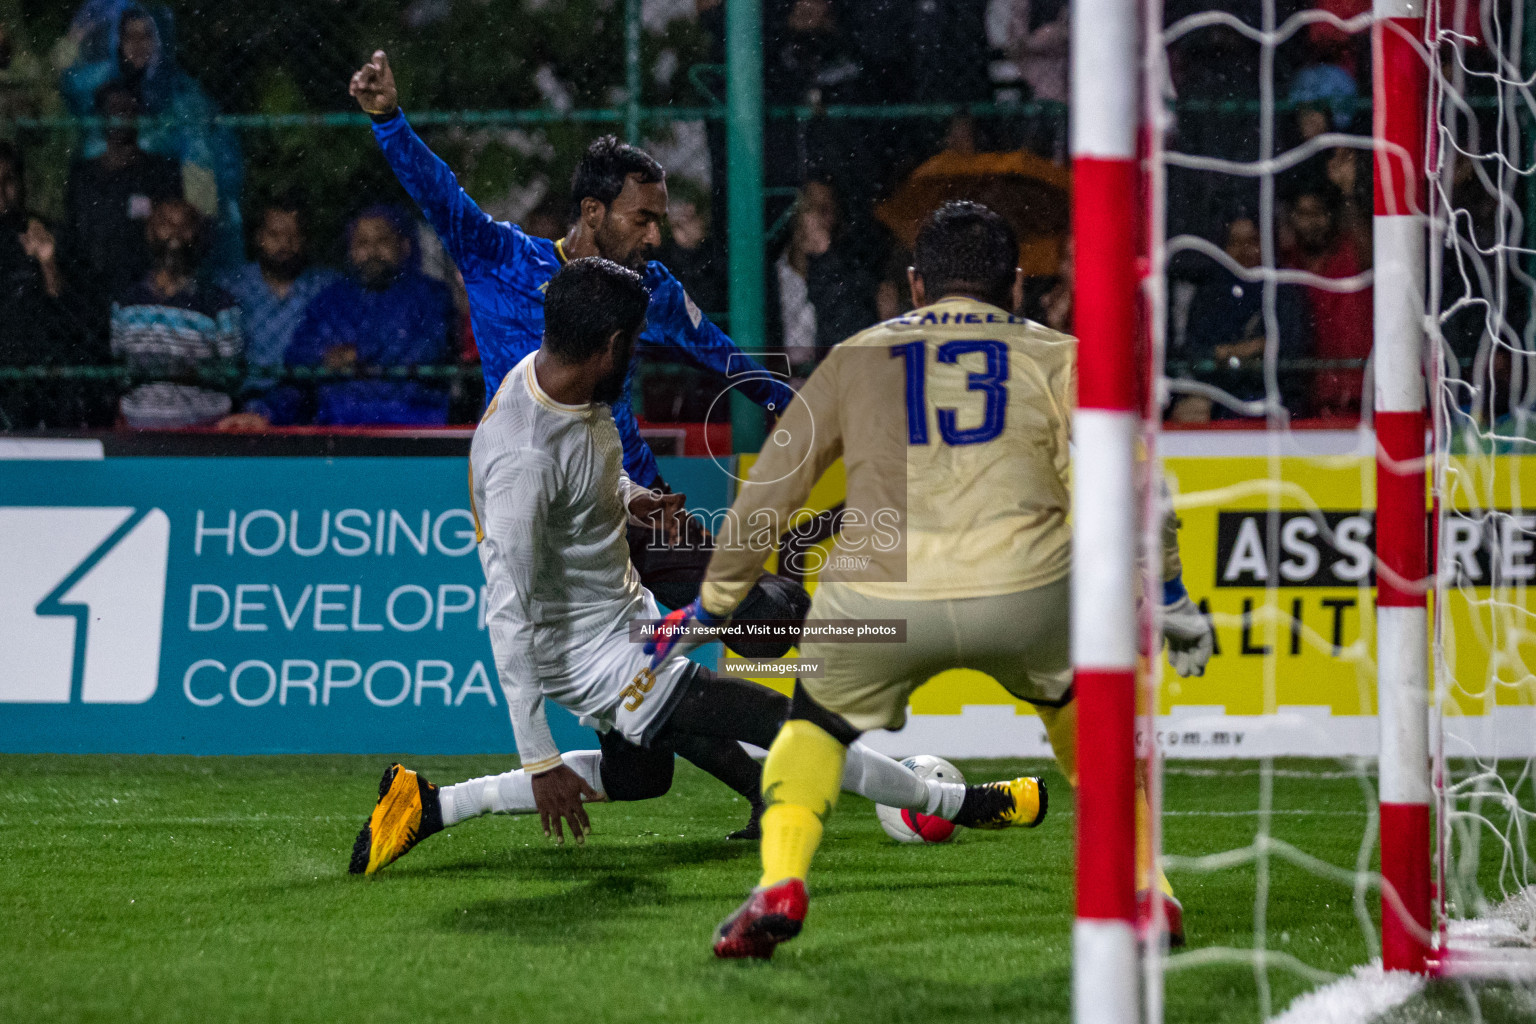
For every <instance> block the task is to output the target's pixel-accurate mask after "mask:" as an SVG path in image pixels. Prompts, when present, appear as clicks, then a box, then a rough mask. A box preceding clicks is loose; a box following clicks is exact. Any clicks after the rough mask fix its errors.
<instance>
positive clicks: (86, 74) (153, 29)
mask: <svg viewBox="0 0 1536 1024" xmlns="http://www.w3.org/2000/svg"><path fill="white" fill-rule="evenodd" d="M88 13H89V14H90V17H89V18H88V19H87V22H88V25H89V28H88V29H81V30H80V32H81V37H80V40H79V49H78V51H77V53H76V54H75V59H74V60H73V61H72V62H71V64H70V66H69V67H67V68H66V69H65V70H64V72H63V75H62V76H61V78H60V81H59V88H60V91H61V92H62V93H63V94H64V101H65V103H66V104H67V105H68V106H69V109H70V111H71V112H72V113H75V114H89V113H92V112H93V111H94V109H95V97H96V91H97V90H98V89H100V88H101V87H102V86H103V85H105V84H106V83H108V82H121V83H122V84H123V85H125V86H127V87H128V89H129V90H130V91H131V92H132V93H133V94H134V96H135V97H136V98H137V100H138V108H139V110H140V112H141V113H143V114H145V115H148V116H150V117H154V118H165V119H167V120H166V122H165V123H157V124H154V125H151V126H146V127H145V129H144V131H143V132H142V133H141V138H140V143H141V145H142V146H143V148H144V149H145V150H146V151H147V152H150V153H154V154H157V155H159V156H164V157H169V158H171V159H172V160H175V161H176V162H177V163H178V164H179V165H180V166H181V171H182V185H183V189H184V191H185V195H186V197H187V199H188V200H189V201H190V202H191V203H192V204H193V206H195V207H196V208H197V209H198V210H199V211H201V212H202V213H203V215H204V216H205V217H206V218H209V219H211V220H212V221H213V234H212V236H211V239H212V243H211V245H212V247H211V249H210V253H211V259H212V264H213V266H215V267H232V266H234V265H236V264H237V263H238V262H239V261H240V256H241V248H242V238H241V231H240V205H239V200H240V187H241V177H242V168H241V161H240V147H239V142H238V141H237V139H236V138H235V136H234V134H233V133H232V132H230V131H229V130H227V129H221V128H218V127H216V126H215V125H214V123H213V116H214V114H215V113H217V111H216V110H215V109H214V106H213V103H212V101H210V100H209V99H208V96H207V94H206V93H204V92H203V90H202V88H201V87H200V86H199V85H198V84H197V82H196V81H194V80H193V78H192V76H190V75H188V74H187V73H186V72H185V71H183V70H182V69H181V67H180V66H179V65H178V64H177V63H176V59H175V47H174V45H173V33H172V31H171V28H172V19H171V14H170V11H169V10H168V9H166V8H164V7H159V6H157V7H154V8H149V7H144V6H141V5H140V4H138V3H123V2H121V0H115V2H114V0H89V2H88V3H87V4H85V5H84V6H83V7H82V8H81V10H80V13H79V14H78V15H77V16H76V22H77V28H78V27H79V25H80V24H81V19H82V18H85V16H86V15H87V14H88ZM73 37H74V32H72V34H71V38H73ZM103 50H105V52H102V51H103ZM105 149H106V140H105V138H103V137H102V135H101V134H100V133H99V132H94V131H93V132H90V133H88V134H87V136H86V138H85V140H84V151H85V155H86V156H87V157H94V156H98V155H100V154H101V153H102V152H104V151H105Z"/></svg>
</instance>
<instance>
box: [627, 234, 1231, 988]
mask: <svg viewBox="0 0 1536 1024" xmlns="http://www.w3.org/2000/svg"><path fill="white" fill-rule="evenodd" d="M1017 252H1018V249H1017V242H1016V241H1015V238H1014V234H1013V231H1012V230H1011V229H1010V228H1009V226H1008V224H1007V222H1006V221H1004V220H1003V219H1002V218H1001V217H999V216H998V215H997V214H995V213H993V212H992V211H991V210H988V209H987V208H986V207H983V206H980V205H978V204H975V203H950V204H947V205H946V206H944V207H943V208H941V209H940V210H939V211H938V212H937V213H935V214H934V215H933V217H931V218H930V219H929V221H928V222H927V223H926V224H925V225H924V226H923V229H922V231H921V232H920V233H919V235H918V239H917V246H916V250H915V252H914V256H913V264H914V266H913V268H912V270H911V271H909V275H910V278H911V285H912V297H913V302H914V304H915V305H916V306H918V307H919V308H917V309H916V310H914V311H913V312H911V313H909V314H907V315H906V316H903V317H898V318H897V319H894V320H891V321H888V322H886V323H884V324H879V325H877V326H875V327H871V328H869V329H868V330H866V331H863V332H861V333H859V334H856V335H854V336H853V337H852V338H850V339H848V340H847V341H845V342H843V343H842V344H841V345H839V346H837V348H836V349H834V350H833V351H832V353H831V355H829V356H828V358H827V359H826V360H825V361H824V362H823V363H822V364H821V366H820V367H818V368H817V370H816V372H815V374H813V375H812V376H811V378H810V380H808V381H807V382H806V384H805V386H804V387H803V388H801V390H800V393H799V395H798V396H797V397H796V399H795V401H794V402H793V403H792V404H791V405H790V407H789V409H788V410H786V412H785V415H784V418H783V419H782V420H781V421H780V422H779V425H778V430H777V432H776V438H775V439H776V442H777V443H776V444H775V445H772V446H768V447H765V449H764V453H763V455H762V456H761V458H759V460H758V461H757V462H756V464H754V465H753V467H752V469H751V472H750V475H749V480H748V481H747V482H746V483H744V484H743V485H742V487H741V490H740V492H739V493H738V496H737V499H736V502H735V504H734V505H733V507H732V509H731V514H730V516H729V517H727V519H726V522H725V528H723V529H721V530H720V531H719V544H718V546H717V547H716V549H715V553H714V555H713V556H712V557H711V560H710V566H709V570H708V572H707V573H706V575H705V580H704V586H703V588H702V591H701V593H700V596H699V599H698V600H697V601H695V602H694V603H693V605H691V606H689V607H688V608H685V609H679V610H678V611H676V612H674V613H673V614H672V615H670V616H668V624H669V626H670V625H673V624H676V625H680V626H682V627H684V628H685V629H687V630H689V631H690V632H692V633H693V634H694V636H693V639H691V640H685V641H683V642H682V644H680V645H679V646H686V644H687V643H690V642H694V641H696V640H697V639H698V637H699V636H700V635H708V632H709V630H710V628H711V627H712V626H714V625H717V624H719V623H721V622H723V621H725V619H726V618H727V617H728V616H730V615H731V613H732V611H733V609H734V608H735V606H736V604H737V602H738V601H739V600H740V599H741V597H742V596H743V595H744V594H745V593H746V588H745V586H743V584H744V583H745V584H746V585H747V586H750V578H751V573H752V572H753V570H754V569H755V567H756V566H759V565H761V564H762V562H763V559H764V557H765V555H766V553H767V552H766V549H765V548H764V546H763V544H762V543H761V540H760V538H762V537H763V536H764V535H765V534H764V532H763V531H759V530H757V529H756V527H755V526H754V524H756V523H758V522H761V521H764V520H768V521H773V520H778V521H794V519H795V517H796V515H797V513H798V510H799V509H800V508H801V505H802V503H803V502H804V501H805V500H806V498H807V496H808V495H809V494H810V491H811V488H812V487H813V486H814V484H815V483H816V481H817V479H818V478H819V477H820V476H821V474H822V473H823V472H824V471H825V470H826V468H827V467H828V466H830V465H831V464H832V463H833V462H834V461H836V460H837V459H839V458H841V459H842V460H843V463H844V466H845V468H846V471H847V500H846V502H845V508H844V513H843V521H844V525H843V527H842V529H841V531H840V534H839V536H838V540H837V543H836V545H835V546H834V547H833V549H832V552H831V554H830V556H829V558H828V562H827V564H828V568H827V569H826V570H825V571H823V572H822V574H821V578H820V584H819V586H818V588H817V590H816V592H815V595H814V596H813V597H812V600H811V611H810V614H809V616H808V617H807V620H806V628H807V629H808V630H809V629H811V628H812V627H814V626H819V625H820V624H821V623H822V622H824V621H825V620H838V619H841V620H886V621H903V622H905V637H904V640H903V642H901V643H891V644H873V645H868V646H864V645H851V644H847V643H837V642H833V641H832V640H831V639H830V638H829V639H828V640H826V641H819V642H815V643H811V642H806V643H803V644H802V645H801V652H802V654H804V655H805V656H806V657H813V658H817V659H819V660H820V661H821V662H822V663H823V667H824V672H823V674H822V675H820V676H817V677H810V678H803V679H801V680H799V681H798V682H797V683H796V687H795V693H794V698H793V703H792V707H791V710H790V715H789V719H788V721H787V722H786V723H785V726H784V728H783V730H782V731H781V732H780V733H779V735H778V737H777V738H776V739H775V740H774V743H773V746H772V747H771V749H770V751H769V755H768V761H767V763H766V764H765V765H764V769H763V785H764V793H765V796H766V799H767V802H768V807H767V809H766V810H765V811H764V813H763V817H762V831H763V845H762V854H763V874H762V877H761V880H760V882H759V885H758V888H757V889H755V890H754V891H753V894H752V895H751V896H750V897H749V898H748V900H747V901H746V903H744V904H743V905H742V906H741V908H740V909H739V910H738V911H737V912H736V913H735V914H733V915H732V916H731V917H730V918H728V919H727V920H726V921H725V922H724V923H723V924H722V925H721V926H720V929H719V932H718V935H717V940H716V943H715V953H716V954H717V955H718V956H721V957H731V958H735V957H761V958H767V957H769V956H771V955H772V953H773V949H774V947H775V946H776V945H777V944H778V943H780V942H783V941H784V940H786V939H789V938H792V937H793V936H794V935H796V934H798V933H799V931H800V927H801V923H802V921H803V920H804V917H805V912H806V909H807V896H806V889H805V877H806V874H807V872H808V871H809V868H810V864H811V859H812V857H813V855H814V854H815V851H816V847H817V845H818V844H819V842H820V839H821V831H822V823H823V821H825V819H826V817H827V815H828V814H829V813H830V812H831V810H832V806H833V804H834V803H835V802H836V800H837V793H838V789H837V779H838V773H839V772H840V771H841V770H842V766H843V763H844V760H843V759H844V756H845V755H844V752H845V750H847V749H848V747H849V745H850V744H852V743H855V742H857V740H858V737H859V735H860V733H862V732H864V731H866V730H869V729H899V728H901V727H902V725H903V724H904V723H905V721H906V713H907V702H908V698H910V696H911V695H912V692H913V691H914V690H916V689H917V687H919V686H920V685H922V684H923V683H924V682H925V681H926V680H928V679H929V678H931V677H932V676H934V675H936V674H937V673H939V672H942V671H944V670H946V669H950V668H971V669H976V670H979V671H981V672H984V673H986V674H988V675H990V676H992V677H993V678H994V679H996V680H997V681H998V682H999V683H1001V684H1002V686H1003V687H1004V688H1005V689H1007V690H1008V691H1009V692H1010V693H1011V694H1013V695H1014V696H1015V697H1017V698H1020V699H1022V700H1026V701H1029V702H1030V703H1032V704H1034V705H1035V707H1036V708H1037V710H1038V711H1039V714H1040V717H1041V720H1042V723H1043V724H1044V725H1045V728H1046V732H1047V735H1048V736H1049V737H1050V741H1051V746H1052V749H1053V751H1054V752H1055V754H1056V757H1057V760H1058V762H1059V763H1060V765H1061V768H1062V771H1063V773H1064V774H1065V775H1066V776H1067V778H1068V780H1069V781H1071V782H1072V783H1073V784H1074V785H1075V784H1076V704H1075V702H1074V701H1073V700H1072V688H1071V686H1072V666H1071V663H1070V659H1069V642H1068V622H1069V616H1068V606H1069V603H1070V596H1071V595H1070V587H1069V580H1068V577H1069V574H1070V570H1071V565H1072V548H1071V540H1072V531H1071V526H1070V524H1069V522H1068V515H1069V512H1070V508H1071V489H1070V476H1069V470H1070V454H1069V445H1070V434H1071V414H1072V407H1073V405H1074V404H1075V401H1076V395H1075V391H1076V340H1075V339H1074V338H1072V337H1070V336H1068V335H1065V334H1060V333H1058V332H1056V331H1052V330H1049V329H1047V328H1045V327H1042V326H1040V325H1039V324H1035V323H1032V322H1030V321H1028V320H1026V319H1024V318H1023V317H1019V316H1014V315H1012V314H1010V313H1009V312H1008V310H1009V309H1012V308H1017V306H1018V304H1019V298H1020V291H1021V288H1022V283H1023V277H1022V273H1021V272H1019V271H1018V270H1017V269H1016V268H1015V266H1014V262H1015V259H1016V256H1017ZM930 297H931V299H932V300H936V301H931V302H930ZM733 530H735V531H736V532H735V533H734V535H733ZM1090 557H1091V555H1090ZM1163 571H1164V577H1165V580H1166V581H1167V584H1168V586H1166V587H1165V602H1167V603H1168V607H1167V608H1165V610H1164V615H1163V624H1164V630H1165V633H1166V635H1167V636H1168V639H1169V645H1170V648H1171V649H1173V651H1174V654H1175V657H1174V664H1175V668H1176V669H1177V670H1178V671H1179V672H1180V674H1181V675H1188V674H1191V673H1194V672H1203V671H1204V665H1205V661H1206V659H1207V658H1209V657H1210V653H1211V639H1210V627H1209V625H1208V624H1207V623H1206V621H1205V619H1204V617H1203V616H1201V615H1200V613H1199V611H1198V609H1196V608H1195V607H1194V605H1193V604H1192V603H1191V602H1190V601H1189V598H1188V595H1187V594H1184V593H1183V586H1182V583H1180V582H1179V564H1178V558H1177V548H1176V547H1174V546H1173V545H1172V535H1171V532H1170V531H1165V552H1164V564H1163ZM695 627H702V628H699V629H695ZM665 633H670V629H667V630H664V634H665ZM670 643H672V641H670V640H669V639H667V638H665V635H664V638H663V639H661V640H659V641H658V642H657V643H656V645H655V646H656V647H657V648H659V649H660V650H659V651H658V657H657V658H656V659H655V661H654V662H653V664H655V665H656V667H657V668H658V669H665V668H666V667H668V666H669V665H670V664H671V662H670V661H669V660H668V658H667V653H668V652H667V648H668V645H669V644H670ZM993 785H994V787H997V786H1000V785H1003V784H993ZM1008 785H1009V786H1010V787H1011V788H1013V789H1014V791H1015V792H1014V797H1015V801H1014V802H1015V805H1016V807H1017V808H1019V809H1020V810H1021V811H1022V810H1023V809H1024V808H1027V806H1028V805H1029V803H1030V798H1031V794H1030V792H1029V791H1028V780H1016V781H1015V782H1014V783H1011V784H1008ZM1139 804H1140V808H1139V809H1140V810H1141V811H1142V812H1143V817H1145V807H1146V801H1145V798H1144V797H1143V798H1142V799H1141V800H1140V801H1139ZM1148 851H1149V848H1145V849H1141V850H1139V851H1138V852H1139V857H1138V861H1139V867H1140V870H1141V873H1142V879H1141V887H1142V888H1143V889H1144V890H1146V898H1147V899H1149V900H1150V898H1151V892H1152V887H1153V886H1154V885H1156V886H1158V887H1160V888H1162V890H1163V892H1164V893H1165V895H1166V898H1167V906H1168V908H1169V915H1168V917H1169V921H1170V925H1171V927H1170V931H1171V932H1173V933H1174V934H1175V937H1179V935H1180V934H1181V926H1178V925H1177V924H1176V922H1175V915H1176V914H1177V912H1178V905H1177V902H1176V901H1174V900H1173V898H1172V892H1171V890H1169V889H1167V887H1166V879H1165V878H1162V877H1161V875H1160V873H1154V872H1153V870H1152V865H1151V863H1150V853H1149V852H1148Z"/></svg>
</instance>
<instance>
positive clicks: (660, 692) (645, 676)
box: [581, 591, 693, 747]
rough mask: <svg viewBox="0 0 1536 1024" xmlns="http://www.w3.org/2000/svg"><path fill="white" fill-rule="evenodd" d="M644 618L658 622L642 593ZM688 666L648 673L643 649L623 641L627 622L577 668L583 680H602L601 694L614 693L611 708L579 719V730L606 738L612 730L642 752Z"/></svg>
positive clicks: (677, 662)
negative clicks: (590, 676) (588, 677)
mask: <svg viewBox="0 0 1536 1024" xmlns="http://www.w3.org/2000/svg"><path fill="white" fill-rule="evenodd" d="M645 617H646V618H648V619H653V620H654V619H659V618H661V611H660V609H658V608H657V607H656V600H655V599H654V598H653V597H651V595H650V592H649V591H647V592H646V595H645ZM692 664H693V663H692V662H691V661H689V660H688V659H686V658H677V659H674V660H672V661H669V662H668V663H667V664H665V665H663V666H662V667H661V668H660V669H659V670H657V671H655V672H652V671H651V656H650V655H649V654H646V653H645V645H644V644H638V643H634V642H632V641H631V640H630V638H629V623H628V621H625V622H622V623H620V624H619V628H618V629H617V630H615V631H614V632H613V633H610V634H609V635H608V636H607V637H606V638H605V639H604V640H603V642H602V643H601V644H598V645H595V646H594V647H593V649H592V654H591V655H590V656H589V657H588V659H587V660H586V662H585V663H584V664H583V665H582V666H581V671H582V673H583V674H586V673H594V674H596V675H597V676H599V677H601V679H602V680H603V685H604V689H605V690H607V689H611V690H612V691H613V693H614V703H613V704H612V705H611V706H610V707H608V708H605V709H603V710H601V711H593V712H590V713H589V714H586V715H583V716H582V719H581V721H582V724H583V725H587V726H590V727H591V728H593V729H596V730H597V731H598V732H607V731H609V730H610V729H616V730H618V733H619V735H620V736H623V737H624V738H625V739H626V740H628V741H629V742H631V743H633V744H635V745H637V746H641V747H643V746H646V745H648V744H649V742H650V740H651V738H652V737H653V736H655V735H656V732H657V730H659V729H660V728H661V727H662V726H663V725H664V724H666V718H667V712H668V711H670V710H671V708H672V701H673V699H674V698H675V697H676V696H677V684H678V681H679V680H681V679H682V677H683V674H684V673H685V672H687V671H688V668H689V666H690V665H692Z"/></svg>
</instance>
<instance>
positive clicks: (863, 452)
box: [703, 298, 1077, 614]
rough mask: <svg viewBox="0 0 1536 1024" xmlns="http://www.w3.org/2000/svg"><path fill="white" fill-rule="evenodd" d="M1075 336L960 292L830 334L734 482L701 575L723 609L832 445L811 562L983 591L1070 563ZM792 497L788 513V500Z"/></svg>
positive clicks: (963, 592) (790, 526)
mask: <svg viewBox="0 0 1536 1024" xmlns="http://www.w3.org/2000/svg"><path fill="white" fill-rule="evenodd" d="M1076 351H1077V341H1076V339H1075V338H1072V337H1071V336H1069V335H1065V334H1061V333H1058V332H1056V331H1053V330H1050V329H1048V328H1046V327H1043V326H1041V325H1040V324H1037V323H1034V322H1032V321H1030V320H1026V319H1024V318H1022V317H1017V316H1012V315H1010V314H1009V313H1007V312H1005V311H1003V310H1001V309H999V308H997V307H996V306H992V305H989V304H987V303H984V302H980V301H977V300H973V299H968V298H946V299H943V300H941V301H939V302H936V303H933V304H932V305H929V306H926V307H924V308H922V309H918V310H914V311H913V312H911V313H908V314H907V315H905V316H902V317H899V318H897V319H895V320H890V321H887V322H885V323H883V324H878V325H876V326H874V327H871V328H869V329H868V330H865V331H863V332H861V333H859V334H856V335H854V336H853V337H852V338H850V339H848V340H847V341H845V342H843V343H842V344H841V345H839V346H837V347H836V348H834V349H833V350H832V352H831V353H830V354H829V355H828V357H827V359H826V360H825V361H824V362H823V363H822V365H821V366H820V367H818V368H817V370H816V372H815V373H814V374H812V376H811V378H810V379H809V380H808V381H807V382H806V384H805V386H804V387H803V388H802V389H801V391H800V393H799V395H798V396H797V397H796V400H795V401H794V402H793V403H792V404H791V405H790V407H789V409H788V410H786V412H785V414H784V416H783V418H782V419H781V420H780V421H779V423H778V425H777V426H776V428H775V429H774V430H773V431H772V433H771V436H770V437H769V438H768V440H767V442H766V443H765V444H764V446H763V450H762V453H761V455H760V456H759V458H758V460H757V461H756V462H755V463H754V464H753V466H752V469H751V471H750V473H749V474H748V478H747V479H746V480H745V481H743V483H742V485H741V489H740V492H739V493H738V496H737V499H736V501H735V503H734V505H733V506H732V509H731V512H730V514H729V515H728V516H727V517H726V519H725V520H724V522H722V523H720V524H717V540H718V546H717V549H716V551H715V554H714V556H713V557H712V559H711V561H710V566H709V571H708V574H707V575H706V578H705V585H704V589H703V598H704V605H705V607H706V608H708V609H709V610H710V611H712V612H715V613H716V614H723V613H725V612H727V611H729V610H730V609H732V608H734V607H735V605H736V604H737V602H738V601H739V600H740V599H741V598H742V597H743V596H744V595H745V594H746V591H747V590H748V589H749V588H750V586H751V584H752V581H753V580H754V579H755V578H756V576H757V574H758V573H759V572H760V571H761V566H762V564H763V561H764V559H765V558H766V557H767V555H768V553H769V551H770V550H771V549H772V548H773V547H774V546H775V545H776V544H777V541H778V538H779V535H780V533H782V532H784V531H786V530H788V531H794V530H796V529H797V528H799V527H802V526H804V525H805V523H806V522H808V516H806V515H805V514H804V512H803V510H802V506H803V503H804V502H805V500H806V497H807V496H808V495H809V493H810V491H811V488H812V486H813V485H814V484H815V482H816V480H817V479H818V478H819V477H820V476H821V474H822V473H823V472H824V471H825V470H826V469H827V467H828V466H830V465H831V464H832V463H833V462H835V461H836V460H837V459H838V458H842V459H843V462H844V467H845V469H846V474H847V501H846V504H845V508H844V511H843V515H842V518H841V522H840V525H839V530H838V537H837V542H836V544H835V545H834V546H833V549H832V552H831V556H830V558H828V559H827V560H826V563H825V565H824V566H822V565H818V564H815V561H816V559H817V558H818V557H819V556H818V555H816V554H815V553H812V554H811V555H809V556H806V557H808V558H810V559H811V560H812V564H808V565H803V566H802V569H807V570H811V571H814V570H816V569H820V570H821V574H820V578H821V579H822V580H823V581H829V580H836V581H839V582H842V583H846V584H847V585H848V586H851V587H852V588H854V589H855V590H858V591H860V592H862V593H865V594H868V595H870V596H873V597H884V598H890V599H896V600H931V599H947V598H964V597H985V596H989V595H993V594H1006V593H1011V592H1014V591H1019V590H1027V589H1030V588H1033V587H1038V586H1042V585H1044V584H1047V583H1051V582H1053V581H1055V580H1058V579H1060V578H1061V577H1063V576H1065V575H1066V574H1067V572H1068V571H1069V569H1070V567H1071V557H1072V554H1071V537H1072V531H1071V526H1070V523H1069V521H1068V513H1069V510H1070V507H1071V491H1070V481H1069V473H1070V459H1071V455H1070V450H1069V440H1070V434H1071V416H1072V407H1073V403H1074V401H1075V398H1076ZM797 510H802V511H801V514H800V515H799V516H798V518H797V516H796V511H797Z"/></svg>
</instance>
